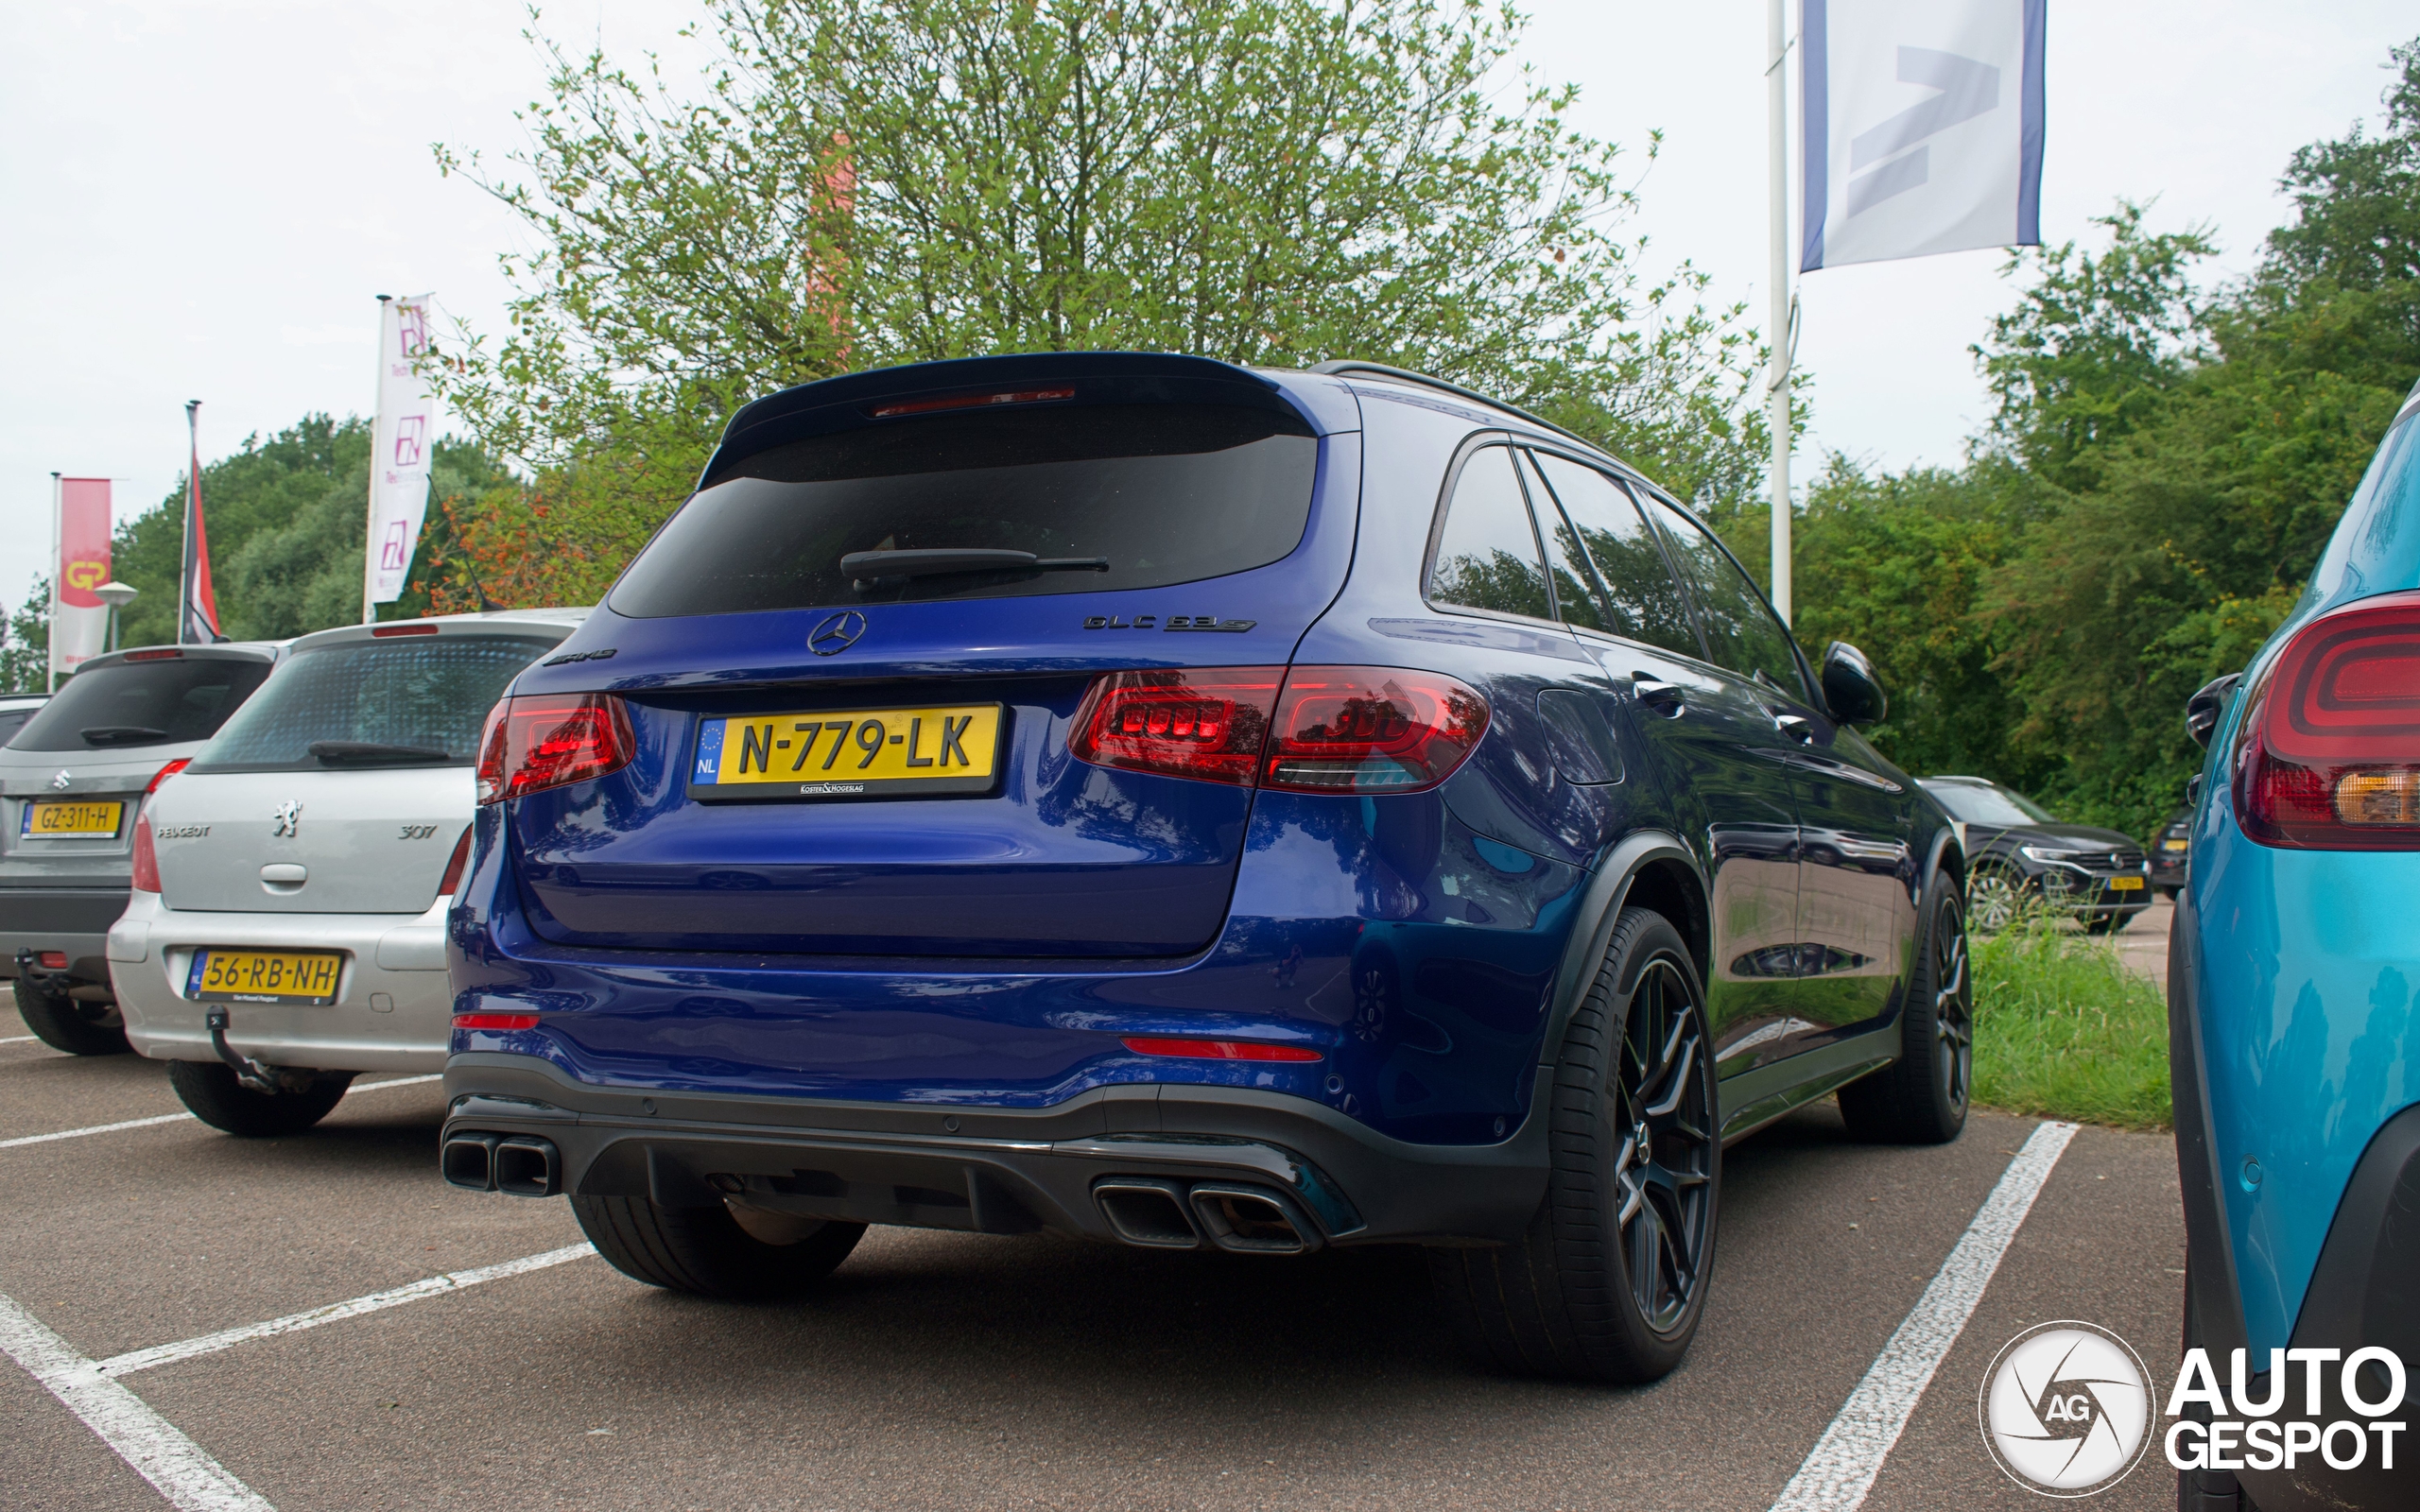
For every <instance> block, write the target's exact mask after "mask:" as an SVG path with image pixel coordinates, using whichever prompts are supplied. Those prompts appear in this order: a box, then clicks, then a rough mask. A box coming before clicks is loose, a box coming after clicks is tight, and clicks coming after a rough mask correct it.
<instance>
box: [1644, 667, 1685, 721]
mask: <svg viewBox="0 0 2420 1512" xmlns="http://www.w3.org/2000/svg"><path fill="white" fill-rule="evenodd" d="M1630 691H1631V693H1632V694H1633V695H1634V696H1636V697H1637V699H1638V701H1639V702H1641V703H1643V704H1645V705H1647V707H1649V708H1650V709H1652V710H1654V711H1655V712H1656V713H1660V714H1663V715H1664V716H1665V717H1667V718H1668V719H1678V718H1679V717H1681V714H1682V712H1683V711H1684V710H1685V709H1686V708H1687V707H1688V703H1687V699H1686V697H1685V691H1684V690H1683V688H1682V687H1681V685H1680V684H1679V683H1677V682H1663V681H1659V680H1658V679H1654V678H1651V677H1649V676H1648V675H1647V674H1646V673H1644V672H1634V673H1632V674H1631V675H1630Z"/></svg>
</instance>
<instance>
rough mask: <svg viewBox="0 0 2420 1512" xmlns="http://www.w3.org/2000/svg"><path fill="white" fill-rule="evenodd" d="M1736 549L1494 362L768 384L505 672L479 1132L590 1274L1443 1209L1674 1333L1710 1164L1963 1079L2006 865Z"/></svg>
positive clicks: (474, 1070) (1909, 1127)
mask: <svg viewBox="0 0 2420 1512" xmlns="http://www.w3.org/2000/svg"><path fill="white" fill-rule="evenodd" d="M1883 708H1884V702H1883V695H1882V692H1881V690H1880V688H1879V687H1878V686H1877V684H1876V681H1875V679H1874V676H1873V674H1872V672H1871V670H1870V669H1869V668H1868V667H1867V665H1866V663H1865V661H1864V659H1863V658H1862V657H1860V656H1859V655H1858V653H1857V652H1856V651H1855V650H1854V649H1853V648H1851V647H1848V646H1845V645H1835V646H1834V647H1833V648H1832V649H1831V651H1830V653H1829V654H1828V655H1827V656H1826V658H1825V663H1824V667H1823V669H1822V673H1821V676H1820V677H1818V676H1817V675H1816V674H1815V673H1814V672H1812V671H1811V670H1810V669H1809V668H1808V666H1807V665H1806V663H1805V662H1804V660H1803V659H1802V658H1801V656H1800V654H1799V652H1798V651H1797V649H1796V648H1795V647H1794V646H1793V644H1792V643H1791V641H1790V638H1789V635H1788V633H1787V632H1786V631H1785V630H1784V629H1783V627H1782V626H1781V625H1780V623H1779V622H1778V621H1777V620H1776V619H1775V617H1774V615H1773V613H1772V610H1771V608H1770V607H1769V606H1768V605H1767V603H1766V601H1765V599H1764V598H1763V596H1762V595H1761V594H1760V593H1758V592H1757V590H1756V589H1755V586H1754V584H1753V583H1752V582H1751V581H1750V580H1749V578H1748V576H1746V574H1745V573H1743V572H1742V571H1741V570H1740V568H1739V566H1738V565H1737V563H1736V562H1735V561H1734V560H1733V559H1732V558H1731V557H1730V555H1729V554H1728V553H1727V552H1726V551H1725V550H1724V549H1723V547H1722V546H1721V544H1720V542H1719V541H1717V540H1716V539H1715V538H1714V537H1713V536H1712V535H1711V534H1710V533H1708V531H1707V530H1706V529H1705V528H1704V526H1703V525H1702V524H1700V523H1699V522H1698V521H1697V520H1695V519H1694V518H1692V517H1691V515H1690V513H1689V511H1688V510H1686V509H1685V508H1684V507H1681V506H1680V505H1678V504H1676V503H1674V502H1673V501H1672V499H1671V498H1670V497H1669V496H1668V495H1667V494H1665V493H1664V492H1663V491H1661V490H1658V489H1657V488H1656V487H1655V486H1654V485H1653V484H1651V483H1650V482H1648V481H1647V480H1645V479H1644V478H1642V477H1640V476H1639V475H1638V474H1637V473H1636V472H1633V471H1631V470H1630V469H1627V468H1625V467H1624V466H1623V465H1622V464H1621V463H1619V462H1618V461H1616V460H1615V459H1614V458H1612V457H1610V456H1608V455H1605V454H1604V453H1602V452H1600V451H1599V450H1597V449H1595V448H1593V447H1591V446H1589V445H1587V444H1585V443H1584V442H1582V441H1580V440H1578V439H1577V438H1573V437H1572V436H1569V435H1567V434H1565V433H1564V432H1562V431H1561V430H1558V429H1557V428H1555V427H1554V426H1552V425H1549V424H1547V423H1545V422H1544V421H1538V420H1536V419H1535V418H1533V417H1531V416H1529V415H1526V414H1524V413H1522V412H1520V411H1518V410H1515V409H1512V408H1509V407H1507V406H1504V405H1502V404H1494V403H1491V402H1490V401H1488V400H1486V399H1484V398H1482V397H1480V396H1478V395H1476V394H1472V393H1468V392H1466V391H1463V390H1461V389H1459V388H1457V387H1453V386H1451V385H1448V384H1443V383H1440V382H1437V381H1435V380H1433V379H1427V378H1424V377H1421V376H1419V375H1417V374H1411V373H1403V372H1397V371H1393V370H1392V369H1384V368H1378V367H1373V366H1367V365H1359V364H1349V363H1338V364H1330V365H1327V366H1326V367H1325V368H1323V369H1319V370H1316V371H1273V370H1255V369H1243V368H1237V367H1231V366H1228V365H1225V364H1222V363H1218V362H1213V361H1208V360H1203V359H1199V358H1192V357H1181V356H1159V355H1147V354H1116V353H1084V354H1076V355H1067V354H1059V355H1033V356H1013V357H998V358H983V359H976V360H967V361H956V362H942V363H930V364H923V365H918V366H913V367H904V368H896V369H886V370H882V371H874V372H863V373H856V374H852V375H849V376H846V377H841V378H836V379H832V380H830V381H827V382H823V383H817V384H811V385H808V386H805V387H798V388H793V389H789V390H787V391H785V392H782V393H779V394H775V395H773V396H771V397H769V398H767V399H764V400H761V401H759V402H757V403H755V404H751V405H750V406H748V407H747V408H745V409H743V410H742V411H740V412H739V413H738V414H737V415H736V416H735V418H734V420H733V421H732V422H731V424H730V426H729V429H728V430H727V432H726V433H725V436H724V439H723V442H722V445H721V447H720V449H719V450H718V451H717V453H716V454H715V455H714V457H713V459H712V461H711V462H710V463H709V465H708V466H707V468H706V470H705V472H704V475H703V476H702V477H701V479H700V485H699V488H698V491H697V492H696V494H695V495H694V496H693V497H692V498H691V499H690V500H689V501H688V502H687V503H686V504H685V505H684V506H683V507H682V508H681V509H680V510H679V512H678V513H676V514H675V515H674V516H673V517H672V518H671V520H670V521H669V522H668V523H667V524H666V525H665V526H664V528H663V529H662V530H661V532H659V533H658V534H657V536H656V537H655V539H654V540H653V541H651V542H650V543H649V544H648V546H647V548H646V549H645V550H644V551H643V552H641V553H640V555H639V556H638V557H637V558H635V559H634V560H633V561H632V562H631V566H630V567H629V569H628V570H627V571H626V572H625V573H624V575H623V576H622V577H621V579H620V581H619V582H618V583H617V584H616V585H615V586H614V589H613V591H612V593H610V594H609V595H608V596H607V598H606V601H605V602H604V603H603V604H602V605H600V606H599V607H598V609H597V610H596V613H595V614H594V615H593V616H592V617H591V618H590V619H589V620H588V621H587V622H586V623H585V624H584V625H583V626H582V627H580V628H579V630H578V631H576V632H574V634H573V635H572V637H571V638H570V639H569V640H567V641H566V642H564V643H563V645H562V648H561V650H560V651H559V652H558V653H557V654H555V655H553V656H550V657H548V658H546V659H545V660H544V662H542V663H541V664H539V665H538V666H535V667H532V668H531V669H530V670H529V671H527V673H525V674H524V675H523V676H522V677H521V678H520V679H519V680H518V681H517V683H516V684H515V685H514V687H513V688H512V689H511V690H510V696H509V697H508V698H507V699H506V700H505V702H504V703H502V704H501V705H499V706H498V708H497V709H496V711H495V713H493V716H492V718H491V722H490V725H489V729H488V733H487V736H486V739H485V742H484V746H483V749H484V753H485V754H484V757H483V760H482V764H481V765H480V768H479V774H478V780H479V785H480V794H481V799H482V802H483V807H482V808H481V810H480V814H479V819H478V825H477V831H476V840H475V850H474V854H473V860H472V874H471V877H470V879H469V881H468V882H466V883H465V884H464V885H463V886H462V887H461V890H460V892H459V894H458V902H457V904H456V907H455V910H454V913H453V917H452V921H451V926H450V946H451V970H452V972H453V986H454V990H455V994H456V997H455V1013H456V1017H455V1020H454V1040H453V1054H452V1057H451V1059H450V1060H449V1063H448V1069H447V1072H446V1090H447V1092H448V1094H449V1098H450V1106H449V1114H448V1118H447V1121H446V1125H445V1133H444V1164H445V1171H446V1174H447V1177H448V1178H449V1179H451V1180H452V1181H454V1182H455V1183H457V1184H458V1185H462V1186H468V1187H472V1188H478V1189H493V1190H500V1191H504V1192H510V1193H519V1194H526V1195H531V1196H540V1195H550V1194H558V1193H561V1194H569V1195H570V1197H571V1199H572V1202H573V1204H574V1206H575V1208H576V1209H577V1211H578V1212H579V1220H580V1222H581V1224H582V1225H583V1226H584V1228H585V1229H587V1231H588V1233H589V1234H590V1236H591V1237H592V1238H593V1239H594V1240H595V1241H596V1246H597V1247H598V1248H599V1249H600V1250H602V1251H603V1253H604V1254H605V1255H606V1257H607V1258H608V1259H610V1260H611V1261H612V1262H613V1263H614V1264H615V1265H617V1266H619V1267H621V1268H622V1269H623V1270H624V1271H626V1272H628V1273H629V1274H631V1276H633V1277H636V1278H638V1279H639V1280H644V1281H648V1282H651V1283H653V1284H656V1285H659V1286H666V1287H673V1288H678V1289H682V1290H685V1291H691V1292H699V1293H704V1294H709V1295H717V1296H738V1295H758V1296H761V1295H767V1294H776V1293H783V1292H788V1291H793V1290H796V1289H798V1288H801V1287H804V1286H807V1285H811V1284H812V1283H813V1282H814V1281H816V1280H819V1279H820V1278H821V1277H822V1276H824V1275H825V1274H827V1273H828V1272H829V1271H831V1269H832V1268H833V1267H834V1266H835V1265H837V1264H838V1263H840V1262H841V1260H842V1259H843V1258H844V1257H845V1256H846V1255H847V1254H848V1252H849V1249H850V1247H851V1246H853V1245H854V1244H856V1241H857V1239H858V1237H859V1235H860V1234H861V1233H862V1232H863V1231H864V1229H865V1226H866V1225H868V1224H873V1223H882V1224H908V1225H918V1226H923V1227H927V1228H938V1229H965V1230H973V1231H979V1232H985V1233H1018V1232H1028V1231H1048V1232H1053V1233H1060V1234H1072V1235H1089V1236H1092V1237H1095V1238H1098V1239H1101V1240H1108V1241H1115V1242H1119V1243H1123V1244H1128V1245H1137V1246H1149V1247H1154V1248H1166V1249H1195V1248H1201V1247H1205V1246H1218V1247H1219V1248H1223V1249H1228V1250H1239V1251H1248V1252H1257V1253H1267V1254H1294V1253H1301V1252H1304V1251H1306V1250H1315V1249H1318V1248H1321V1247H1322V1246H1329V1245H1357V1244H1375V1243H1417V1244H1424V1245H1427V1246H1432V1247H1431V1249H1430V1253H1431V1255H1432V1256H1433V1257H1434V1275H1435V1278H1436V1280H1437V1283H1438V1289H1439V1291H1440V1293H1441V1295H1442V1297H1443V1299H1444V1303H1445V1306H1446V1307H1447V1309H1448V1311H1449V1312H1451V1313H1452V1314H1454V1316H1455V1317H1456V1318H1457V1319H1458V1321H1459V1324H1460V1326H1461V1330H1462V1332H1464V1333H1465V1334H1466V1335H1467V1337H1468V1338H1469V1340H1470V1341H1471V1342H1472V1343H1473V1344H1474V1345H1475V1346H1476V1347H1477V1348H1478V1349H1479V1350H1480V1351H1481V1352H1482V1354H1483V1355H1485V1356H1486V1357H1488V1358H1491V1359H1494V1360H1495V1361H1497V1362H1499V1363H1501V1364H1503V1365H1506V1366H1511V1367H1513V1368H1517V1369H1523V1370H1528V1371H1532V1372H1539V1373H1548V1374H1559V1375H1564V1376H1573V1377H1582V1378H1592V1379H1599V1380H1617V1381H1637V1380H1647V1379H1651V1378H1654V1377H1656V1376H1659V1375H1661V1374H1663V1373H1664V1372H1666V1371H1668V1370H1669V1369H1670V1368H1671V1367H1672V1366H1674V1365H1675V1364H1676V1363H1677V1362H1678V1361H1679V1359H1680V1358H1681V1356H1682V1354H1683V1352H1684V1351H1685V1349H1686V1348H1687V1345H1688V1341H1689V1339H1690V1336H1691V1334H1692V1332H1694V1330H1695V1328H1696V1326H1697V1322H1698V1319H1699V1316H1700V1314H1701V1313H1702V1311H1703V1307H1704V1305H1705V1299H1706V1292H1707V1283H1708V1278H1709V1275H1710V1273H1711V1267H1712V1263H1713V1259H1714V1247H1715V1231H1716V1218H1717V1211H1718V1209H1719V1206H1720V1191H1721V1150H1722V1146H1723V1144H1724V1143H1725V1142H1726V1141H1731V1140H1737V1138H1739V1137H1740V1136H1742V1135H1744V1134H1746V1133H1748V1132H1749V1131H1751V1130H1753V1129H1755V1128H1757V1127H1758V1126H1760V1125H1764V1124H1766V1123H1769V1122H1771V1121H1772V1120H1773V1119H1775V1118H1778V1117H1780V1116H1782V1115H1783V1114H1785V1113H1787V1112H1789V1110H1790V1109H1792V1108H1797V1107H1799V1106H1801V1105H1803V1104H1806V1103H1807V1102H1809V1101H1811V1100H1813V1099H1816V1098H1819V1097H1822V1096H1824V1095H1826V1094H1829V1093H1832V1092H1834V1091H1838V1092H1839V1093H1840V1096H1841V1108H1842V1110H1843V1112H1844V1113H1845V1114H1846V1116H1847V1119H1848V1121H1849V1123H1850V1125H1851V1126H1852V1127H1853V1128H1855V1129H1857V1130H1858V1131H1859V1132H1860V1133H1862V1134H1865V1135H1868V1136H1871V1137H1874V1138H1877V1139H1886V1140H1900V1141H1918V1142H1922V1141H1945V1140H1949V1139H1953V1138H1955V1137H1956V1136H1957V1134H1958V1132H1959V1129H1960V1127H1961V1125H1962V1124H1963V1122H1964V1119H1965V1113H1966V1099H1967V1089H1968V1076H1969V1070H1970V1067H1971V1055H1970V1051H1969V1040H1970V1019H1971V1015H1970V1005H1969V995H1968V986H1967V976H1966V970H1965V960H1966V955H1965V930H1964V921H1963V920H1964V915H1963V903H1962V886H1961V881H1960V877H1961V868H1962V860H1961V857H1960V855H1959V853H1958V851H1957V849H1956V842H1955V839H1954V836H1953V834H1952V832H1951V827H1950V825H1949V822H1948V820H1947V818H1946V816H1945V815H1944V814H1943V813H1942V811H1941V810H1940V808H1939V807H1938V806H1937V805H1936V804H1935V803H1934V802H1933V801H1932V800H1931V799H1928V798H1927V797H1926V796H1925V795H1924V794H1923V793H1922V792H1921V791H1920V790H1919V789H1918V788H1917V787H1916V785H1915V783H1914V782H1911V781H1910V779H1909V778H1908V777H1907V776H1906V774H1904V773H1902V772H1900V771H1899V770H1898V769H1897V768H1895V767H1893V765H1891V764H1890V763H1888V762H1886V761H1884V760H1883V759H1881V758H1880V757H1879V756H1877V755H1876V753H1875V751H1874V749H1873V747H1871V746H1869V745H1868V744H1867V743H1866V741H1865V740H1864V739H1863V738H1862V737H1860V736H1859V735H1858V733H1857V730H1856V729H1855V728H1854V727H1856V726H1858V725H1859V724H1862V723H1868V722H1871V721H1873V720H1876V719H1877V718H1879V717H1880V716H1881V714H1882V713H1883Z"/></svg>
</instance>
